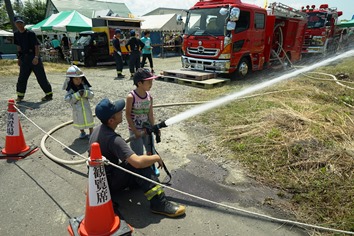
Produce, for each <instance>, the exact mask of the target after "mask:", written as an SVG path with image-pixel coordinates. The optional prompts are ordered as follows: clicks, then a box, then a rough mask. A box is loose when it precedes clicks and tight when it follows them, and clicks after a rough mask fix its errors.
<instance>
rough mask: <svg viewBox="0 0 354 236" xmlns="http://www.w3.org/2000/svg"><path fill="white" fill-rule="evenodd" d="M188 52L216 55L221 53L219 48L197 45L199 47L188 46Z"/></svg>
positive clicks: (206, 55) (198, 54)
mask: <svg viewBox="0 0 354 236" xmlns="http://www.w3.org/2000/svg"><path fill="white" fill-rule="evenodd" d="M187 52H188V54H189V55H195V56H205V57H215V56H217V55H218V54H219V49H215V48H204V47H197V48H187Z"/></svg>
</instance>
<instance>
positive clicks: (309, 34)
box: [301, 4, 343, 54]
mask: <svg viewBox="0 0 354 236" xmlns="http://www.w3.org/2000/svg"><path fill="white" fill-rule="evenodd" d="M301 11H302V12H304V13H306V14H307V19H308V23H307V29H306V32H305V41H304V45H303V47H302V53H304V54H327V53H335V52H336V50H337V48H338V46H339V40H340V37H341V33H342V29H340V28H339V27H338V26H337V23H338V17H340V16H341V15H343V12H342V11H338V10H337V8H336V7H333V8H329V7H328V4H322V5H320V7H319V8H316V6H315V5H312V6H311V7H310V6H309V5H307V6H306V8H305V7H302V9H301Z"/></svg>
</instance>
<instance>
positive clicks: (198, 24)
mask: <svg viewBox="0 0 354 236" xmlns="http://www.w3.org/2000/svg"><path fill="white" fill-rule="evenodd" d="M219 11H220V8H210V9H194V10H190V11H189V14H188V16H187V20H186V26H185V34H187V35H211V36H221V35H224V29H225V24H226V23H225V22H226V18H227V15H224V16H223V15H220V13H219Z"/></svg>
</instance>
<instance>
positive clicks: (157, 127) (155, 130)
mask: <svg viewBox="0 0 354 236" xmlns="http://www.w3.org/2000/svg"><path fill="white" fill-rule="evenodd" d="M144 126H145V127H144V128H145V129H146V131H147V133H148V134H152V133H154V134H155V136H156V143H159V142H161V136H160V129H161V128H165V127H167V125H166V123H165V121H162V122H161V123H159V124H157V125H153V126H150V125H148V124H147V125H144Z"/></svg>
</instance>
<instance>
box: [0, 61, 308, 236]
mask: <svg viewBox="0 0 354 236" xmlns="http://www.w3.org/2000/svg"><path fill="white" fill-rule="evenodd" d="M154 64H155V71H156V73H160V72H161V71H162V70H168V69H178V68H180V66H181V63H180V58H179V57H173V58H166V59H160V58H155V59H154ZM81 68H82V70H83V72H84V73H85V75H86V77H87V79H88V80H89V82H90V83H91V85H92V89H93V91H94V92H95V97H94V98H93V99H92V101H91V105H92V107H94V106H95V104H97V103H98V102H99V101H100V100H101V99H102V98H105V97H107V98H109V99H111V100H116V99H119V98H125V97H126V96H127V94H128V93H129V91H131V90H132V89H134V88H135V86H134V85H133V82H132V80H130V79H129V78H125V79H120V80H117V79H115V75H116V73H115V69H114V67H97V68H84V67H81ZM123 73H124V74H126V75H128V74H129V71H128V68H124V72H123ZM47 76H48V78H49V80H50V82H51V84H52V87H53V92H54V99H53V101H50V102H40V98H41V97H43V92H42V91H41V89H40V87H39V85H38V84H37V82H36V80H35V77H34V75H31V77H30V80H29V83H28V88H27V93H26V97H25V101H24V102H22V103H21V104H20V105H21V106H20V110H21V111H22V112H23V113H24V114H25V115H26V116H28V117H29V118H30V119H31V120H32V121H34V122H35V123H36V124H37V125H38V126H40V127H41V128H43V129H44V130H45V131H49V130H51V129H52V128H53V127H56V126H58V125H60V124H62V123H64V122H67V121H69V120H71V108H70V107H69V105H68V104H67V103H65V102H64V99H63V98H64V95H65V92H64V91H63V90H62V85H63V82H64V80H65V71H63V72H62V73H50V74H48V73H47ZM0 79H1V88H0V90H1V95H2V96H1V102H0V111H1V112H0V127H6V110H7V101H8V100H9V99H14V98H16V95H15V86H16V81H17V76H12V77H5V78H3V77H1V78H0ZM201 90H202V91H205V93H207V92H208V90H203V89H200V88H195V87H191V86H186V85H180V84H176V83H170V82H164V81H160V80H156V81H154V84H153V87H152V89H151V93H152V95H153V97H154V103H155V105H156V104H168V103H178V102H190V101H192V99H193V93H194V92H195V91H201ZM190 108H192V106H179V107H164V108H156V109H155V119H156V120H157V122H160V121H165V120H167V119H168V118H170V117H173V116H174V115H176V114H178V113H179V112H181V111H184V110H186V109H190ZM20 120H21V126H22V129H23V131H24V135H25V139H26V143H27V144H28V145H31V144H34V145H39V144H40V141H41V139H42V137H43V133H42V132H41V131H40V130H39V129H38V128H37V127H35V126H34V125H33V124H32V123H31V122H29V121H28V120H27V119H25V118H24V117H22V116H21V118H20ZM192 120H193V119H191V120H189V121H183V122H180V123H177V124H173V125H171V126H170V127H167V128H165V129H162V130H161V132H162V138H161V140H162V141H161V143H159V144H157V145H156V149H157V150H158V151H159V153H160V154H161V156H162V157H163V159H164V160H165V162H166V164H167V166H168V168H169V170H170V172H171V173H172V174H174V175H173V176H175V177H174V180H175V181H176V182H175V183H174V186H175V187H177V188H178V187H180V188H181V189H182V190H185V191H187V192H188V191H192V192H193V190H194V188H195V190H196V194H197V195H198V191H199V194H201V195H204V196H206V197H211V198H215V199H216V200H218V201H226V202H231V203H232V204H237V205H239V206H243V207H257V209H256V211H258V212H259V211H263V212H266V213H267V214H270V215H273V216H287V213H284V212H282V211H281V210H279V209H275V208H274V207H273V206H268V205H267V204H264V202H265V201H266V199H272V201H273V202H274V203H276V202H278V203H281V204H286V202H282V200H281V199H279V198H278V197H277V191H276V190H273V189H269V188H267V187H265V186H262V185H259V184H258V183H256V182H254V181H253V180H251V179H249V178H248V177H247V175H246V174H245V173H244V171H243V170H242V168H240V167H239V166H238V165H237V163H232V162H230V161H226V160H225V159H224V158H223V153H225V152H227V150H224V149H223V148H222V147H218V146H217V144H216V143H215V142H214V137H213V135H212V133H210V132H208V130H207V127H204V126H203V125H202V124H198V123H196V122H193V121H192ZM96 122H97V124H98V120H97V119H96ZM118 132H120V133H121V134H122V136H123V137H127V135H128V130H127V123H126V121H124V122H123V124H121V126H120V127H118ZM78 135H79V132H78V131H77V130H75V129H74V128H73V127H72V126H70V125H69V126H67V127H65V128H64V129H60V130H59V131H57V132H55V133H54V134H53V136H54V137H56V138H57V139H59V140H60V141H61V142H63V143H64V144H65V145H67V146H68V147H69V148H72V149H74V150H75V151H77V152H79V153H80V154H84V155H85V153H86V150H87V148H88V145H87V141H82V140H79V139H77V138H78ZM5 137H6V135H5V129H4V128H2V129H1V135H0V146H2V147H3V146H4V143H5ZM198 145H202V146H207V147H208V150H209V151H210V152H209V153H204V154H202V153H200V151H199V150H198ZM46 147H47V149H48V150H49V151H50V152H51V153H53V154H54V155H56V156H57V157H59V158H62V159H66V160H71V159H74V158H76V157H74V155H72V153H71V152H70V151H68V149H67V148H63V147H62V146H61V145H59V144H58V143H56V142H55V141H53V140H50V139H49V140H47V142H46ZM37 153H38V154H36V155H34V156H33V157H29V158H26V159H25V160H31V163H32V164H31V165H30V163H29V162H28V161H27V162H21V163H22V165H21V167H20V168H21V170H23V169H25V170H26V171H28V172H27V175H32V174H33V175H37V172H30V169H33V168H35V167H34V166H36V165H39V166H42V167H40V168H42V170H41V171H43V174H44V173H47V172H48V173H49V174H48V175H49V176H51V174H53V173H55V175H56V176H57V177H59V178H58V179H55V180H54V179H53V180H52V179H51V178H48V179H42V178H43V177H42V176H40V175H41V173H38V176H35V177H31V178H33V179H36V181H37V185H38V183H42V185H43V186H47V188H44V187H43V188H44V190H45V192H46V193H51V197H50V198H51V199H52V198H54V197H55V199H56V200H55V201H54V202H55V203H57V201H59V202H60V209H61V211H60V212H64V213H65V214H66V215H65V214H63V213H61V214H60V217H59V216H58V217H56V218H55V217H54V216H52V215H51V214H52V211H49V210H50V209H51V208H50V207H48V209H44V210H43V212H42V213H41V215H45V213H46V214H48V215H51V216H50V217H49V218H48V219H46V221H48V222H49V224H52V223H53V222H57V223H58V225H57V228H55V230H57V231H55V232H56V233H50V235H62V234H61V233H58V232H61V230H62V228H63V227H64V226H65V225H67V218H68V217H69V215H71V216H72V215H73V216H78V215H79V214H81V213H82V212H83V208H82V207H83V201H84V198H83V196H82V195H80V194H79V195H78V194H75V195H72V194H71V195H69V196H70V199H68V196H66V195H65V192H67V193H69V192H70V191H74V192H75V191H77V192H78V193H80V192H81V193H83V192H84V191H85V189H86V184H85V182H86V183H87V179H86V176H85V173H86V167H85V166H70V167H66V166H60V165H55V164H54V163H53V162H50V161H49V162H48V161H47V160H46V158H42V157H44V156H43V155H42V154H41V153H40V152H37ZM37 156H38V157H39V158H37ZM18 163H20V162H18ZM16 165H17V164H16ZM33 165H34V166H33ZM26 167H27V168H26ZM62 167H64V170H63V168H62ZM17 169H18V168H17ZM17 169H15V170H17ZM0 170H1V171H0V177H1V178H2V179H3V178H5V175H6V177H9V176H8V175H9V173H7V172H8V171H10V169H9V166H7V165H6V163H5V162H2V163H1V165H0ZM67 170H69V171H70V172H69V174H68V173H67ZM17 171H18V170H17ZM37 171H38V170H37ZM1 172H2V174H1ZM21 173H22V172H21ZM35 173H36V174H35ZM75 173H76V174H78V175H75ZM22 176H23V173H22ZM165 176H166V175H165V173H164V172H163V171H162V172H161V178H160V179H163V178H164V177H165ZM25 177H26V176H25ZM187 177H190V179H188V178H187ZM10 178H11V176H10ZM186 178H187V179H186ZM26 181H27V180H26ZM26 181H25V182H24V183H26ZM56 181H59V182H60V181H62V182H64V183H63V185H60V186H58V187H59V188H60V190H61V191H59V190H58V189H55V188H54V189H52V184H53V182H56ZM186 181H187V182H188V181H190V184H185V183H186ZM198 181H201V182H198ZM203 181H204V182H203ZM205 181H207V182H205ZM10 182H11V183H8V184H12V181H10ZM183 183H184V184H183ZM5 184H7V183H2V185H5ZM29 184H31V181H30V183H29ZM205 184H207V185H205ZM2 185H1V184H0V188H2V189H8V188H9V186H2ZM179 185H181V186H179ZM220 185H224V186H225V188H228V190H227V191H230V190H232V191H233V192H235V194H233V195H232V197H230V198H228V197H227V195H223V194H222V193H223V191H220V192H219V190H217V189H220ZM204 186H205V187H204ZM208 187H209V188H210V189H208ZM213 187H214V188H215V191H212V190H211V189H212V188H213ZM10 188H11V189H12V187H10ZM25 188H26V187H25V186H24V187H23V189H25ZM71 188H72V189H71ZM198 188H199V190H198ZM223 188H224V187H223ZM41 189H42V187H41ZM73 189H74V190H73ZM13 191H15V192H14V194H16V195H18V196H26V194H28V192H22V191H24V190H22V188H21V189H14V190H13ZM225 191H226V190H225ZM167 193H168V195H169V196H172V197H176V198H180V196H176V195H174V193H171V192H170V191H167ZM2 194H5V193H4V192H3V193H2ZM33 194H34V193H33ZM56 194H57V195H56ZM63 194H64V195H65V196H62V195H63ZM218 194H219V195H220V196H219V195H218ZM29 196H30V195H29ZM53 196H54V197H53ZM230 196H231V195H230ZM235 196H236V197H235ZM33 197H34V198H35V197H37V196H33ZM225 197H227V198H226V199H225ZM0 199H3V200H4V199H10V200H12V198H11V196H7V195H4V196H2V195H1V193H0ZM59 199H61V201H60V200H59ZM75 200H77V201H78V202H80V204H76V205H72V202H73V201H75ZM187 200H188V199H187ZM187 200H186V201H187ZM29 201H31V202H32V200H29ZM68 201H70V202H68ZM187 203H190V207H191V208H190V209H189V210H188V211H189V213H188V214H189V215H187V217H186V219H189V220H191V223H190V224H192V226H190V227H191V228H190V229H188V227H187V226H186V225H185V224H188V222H189V221H185V220H184V219H183V220H181V221H179V223H178V224H181V225H182V227H180V226H178V225H177V226H176V225H175V223H173V221H171V222H170V221H169V220H166V221H165V223H166V222H167V224H166V225H164V224H161V225H160V224H159V226H158V227H160V228H158V230H160V231H159V232H160V233H156V232H155V229H154V227H147V225H145V224H148V223H149V224H156V222H155V220H156V219H157V218H152V217H151V214H150V215H146V216H145V217H147V218H145V221H143V222H142V221H141V219H138V220H134V219H135V218H134V217H137V216H130V215H129V212H128V213H127V214H128V217H127V218H129V223H130V224H132V225H133V226H134V227H136V228H138V229H137V230H136V231H135V232H136V235H235V234H234V231H233V228H234V225H235V224H238V225H243V227H244V229H241V228H242V227H240V228H239V234H237V235H245V234H248V235H249V234H256V235H269V234H273V235H302V233H299V232H297V231H295V232H291V234H289V232H290V231H291V230H292V229H286V228H285V229H281V230H278V229H277V230H278V231H277V233H275V232H274V231H275V229H274V227H278V226H279V225H278V226H272V225H271V226H269V225H267V224H268V223H267V222H265V221H262V222H261V225H262V226H259V223H257V222H253V220H255V219H252V218H248V220H247V223H246V222H244V219H243V217H240V222H239V223H235V222H234V220H235V219H234V218H232V221H230V219H226V217H231V214H223V212H222V211H213V213H212V214H216V216H213V221H215V224H214V222H213V221H212V222H210V221H209V220H208V219H205V220H204V221H203V218H205V217H206V218H208V214H206V213H205V212H203V210H202V211H201V209H200V208H196V209H194V208H193V206H195V203H194V202H190V199H189V201H187ZM231 203H230V204H231ZM11 204H12V203H11ZM48 204H51V205H52V202H49V203H48ZM57 204H59V203H57ZM16 205H17V203H16ZM275 205H276V204H275ZM69 206H70V208H69V210H68V207H69ZM139 206H140V205H139ZM135 207H136V206H135ZM26 209H27V208H26ZM193 209H194V210H193ZM123 210H124V208H123ZM136 210H137V211H139V212H140V210H141V209H136ZM0 211H1V212H4V214H6V213H7V212H9V213H8V214H15V213H14V212H13V211H12V210H11V209H10V210H9V209H8V208H7V207H6V204H5V203H4V204H3V203H1V206H0ZM47 211H48V212H47ZM200 211H201V212H200ZM209 213H210V212H209ZM28 214H31V211H30V213H28ZM58 214H59V213H58ZM146 214H148V213H146ZM25 216H26V214H25V213H24V214H22V215H20V216H17V215H14V216H12V218H11V217H9V220H10V219H13V218H14V217H25ZM188 216H189V218H188ZM195 217H197V218H198V219H199V218H200V221H202V222H204V223H201V224H199V226H198V224H195V223H196V222H194V221H193V219H197V218H195ZM224 217H225V218H224ZM52 218H54V219H52ZM283 218H284V217H283ZM31 219H32V218H31ZM146 219H149V220H147V222H146ZM158 220H159V221H160V220H161V218H158ZM31 221H35V219H32V220H31ZM31 221H30V222H28V224H29V225H30V224H32V223H31ZM205 221H207V222H208V223H205ZM12 222H13V221H12V220H11V221H9V222H8V225H9V226H8V227H7V226H6V227H1V225H0V234H1V235H9V234H8V233H9V232H10V230H12V229H14V227H12V226H11V224H12ZM48 222H47V223H48ZM193 222H194V223H193ZM227 222H228V223H227ZM250 222H251V223H250ZM6 223H7V222H5V223H4V224H3V225H6ZM36 223H37V222H33V227H34V228H33V227H32V228H31V229H32V230H34V231H35V230H36V229H35V226H36ZM19 224H22V223H21V222H20V223H19ZM141 224H143V225H141ZM204 224H208V226H207V227H204V226H205V225H204ZM220 224H221V227H219V225H220ZM224 224H226V225H224ZM264 224H265V226H264V227H263V225H264ZM26 225H27V224H26ZM248 226H249V227H248ZM26 227H27V226H26ZM155 227H156V228H157V226H155ZM176 227H177V231H176ZM185 227H187V228H185ZM44 228H45V229H46V230H48V229H47V227H44ZM212 228H213V229H214V230H215V231H214V233H211V229H212ZM49 229H50V227H49ZM265 229H267V230H265ZM185 230H187V231H185ZM205 230H206V232H205ZM283 230H285V231H284V232H283ZM287 230H288V231H287ZM19 232H21V231H19ZM44 232H46V231H44ZM49 232H51V231H49ZM53 232H54V231H53ZM162 232H163V233H162ZM242 232H243V233H242ZM12 235H16V234H12ZM26 235H31V234H26ZM32 235H35V234H32ZM38 235H49V234H45V233H43V234H42V233H40V234H38Z"/></svg>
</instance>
